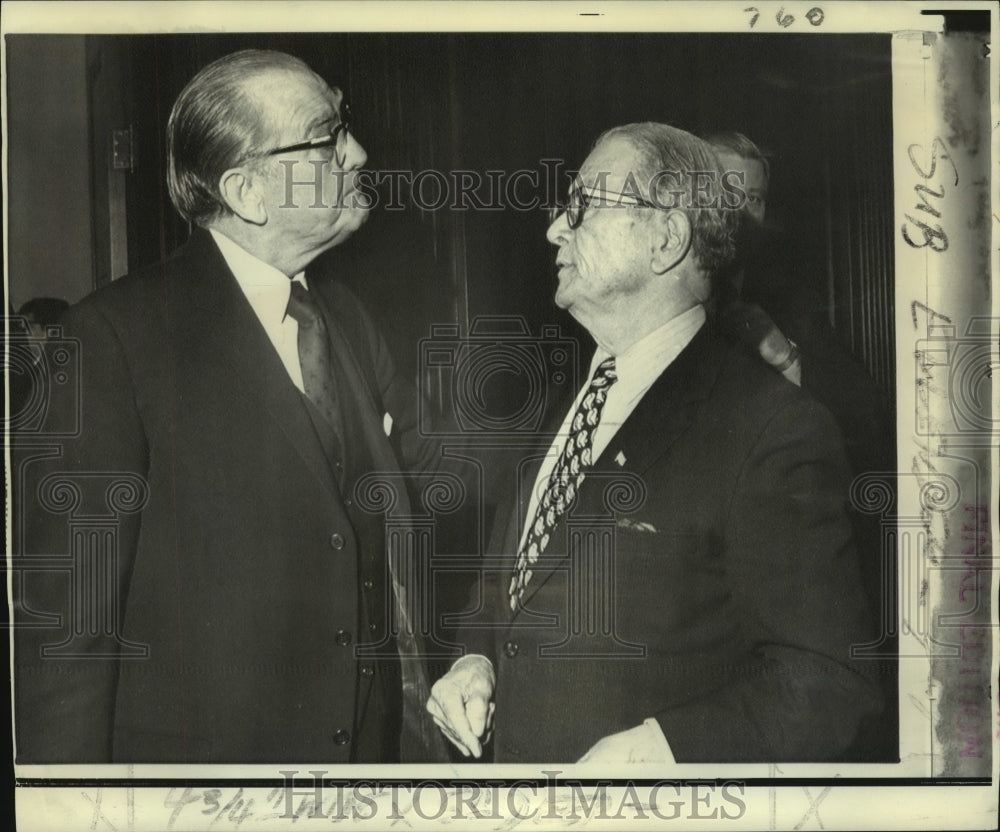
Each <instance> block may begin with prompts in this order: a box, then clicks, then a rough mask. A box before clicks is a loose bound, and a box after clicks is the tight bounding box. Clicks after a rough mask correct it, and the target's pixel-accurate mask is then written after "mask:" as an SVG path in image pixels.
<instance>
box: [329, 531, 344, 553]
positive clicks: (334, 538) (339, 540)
mask: <svg viewBox="0 0 1000 832" xmlns="http://www.w3.org/2000/svg"><path fill="white" fill-rule="evenodd" d="M330 545H331V546H332V547H333V548H334V549H336V550H337V551H340V550H341V549H343V548H344V536H343V535H342V534H339V533H334V534H331V535H330Z"/></svg>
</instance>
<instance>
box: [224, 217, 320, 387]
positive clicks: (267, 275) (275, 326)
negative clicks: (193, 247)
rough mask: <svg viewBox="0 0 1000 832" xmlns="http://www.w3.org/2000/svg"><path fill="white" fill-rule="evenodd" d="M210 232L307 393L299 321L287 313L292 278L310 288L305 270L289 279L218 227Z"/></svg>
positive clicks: (294, 378)
mask: <svg viewBox="0 0 1000 832" xmlns="http://www.w3.org/2000/svg"><path fill="white" fill-rule="evenodd" d="M209 232H210V233H211V235H212V238H213V239H214V240H215V244H216V245H217V246H218V247H219V251H221V252H222V256H223V258H224V259H225V261H226V265H228V266H229V270H230V271H231V272H232V273H233V276H234V277H235V278H236V282H237V283H238V284H239V286H240V289H241V290H242V291H243V294H244V295H246V299H247V300H248V301H249V302H250V306H251V307H252V309H253V311H254V314H255V315H256V316H257V318H258V320H260V323H261V326H263V327H264V332H266V333H267V337H268V338H269V339H270V341H271V343H272V344H273V345H274V349H275V350H276V351H277V353H278V358H280V359H281V363H282V364H283V365H284V366H285V369H286V370H287V371H288V376H289V378H291V380H292V383H293V384H294V385H295V386H296V387H298V388H299V390H301V391H302V392H303V393H305V391H306V390H305V384H303V382H302V365H301V364H300V363H299V324H298V322H297V321H296V320H295V318H293V317H292V316H291V315H287V314H286V312H287V310H288V298H289V296H290V295H291V293H292V282H291V280H297V281H298V282H299V283H301V284H302V285H303V286H305V287H306V288H307V289H308V288H309V286H308V284H307V283H306V278H305V272H299V273H298V274H297V275H295V276H294V277H293V278H292V279H291V280H289V279H288V276H287V275H286V274H284V273H283V272H280V271H278V270H277V269H276V268H274V266H271V265H269V264H268V263H265V262H264V261H263V260H260V259H258V258H256V257H254V256H253V255H252V254H251V253H250V252H248V251H247V250H246V249H245V248H243V247H242V246H240V245H238V244H237V243H234V242H233V241H232V240H230V239H229V237H227V236H226V235H225V234H221V233H219V232H218V231H216V230H214V229H209Z"/></svg>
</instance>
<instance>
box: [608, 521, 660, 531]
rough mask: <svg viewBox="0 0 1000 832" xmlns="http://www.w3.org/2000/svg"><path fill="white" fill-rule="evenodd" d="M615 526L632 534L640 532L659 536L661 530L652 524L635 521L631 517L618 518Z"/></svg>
mask: <svg viewBox="0 0 1000 832" xmlns="http://www.w3.org/2000/svg"><path fill="white" fill-rule="evenodd" d="M615 525H616V526H617V527H618V528H619V529H627V530H628V531H630V532H640V533H641V534H659V530H658V529H657V528H656V526H654V525H653V524H652V523H646V522H643V521H641V520H633V519H632V518H630V517H618V518H617V519H616V520H615Z"/></svg>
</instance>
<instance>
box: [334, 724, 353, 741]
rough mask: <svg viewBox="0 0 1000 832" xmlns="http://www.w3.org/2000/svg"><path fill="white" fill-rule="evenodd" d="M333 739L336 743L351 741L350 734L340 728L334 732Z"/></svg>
mask: <svg viewBox="0 0 1000 832" xmlns="http://www.w3.org/2000/svg"><path fill="white" fill-rule="evenodd" d="M333 741H334V743H336V744H337V745H347V743H349V742H350V741H351V735H350V734H349V733H348V732H347V731H345V730H344V729H343V728H341V729H340V730H339V731H337V733H336V734H334V735H333Z"/></svg>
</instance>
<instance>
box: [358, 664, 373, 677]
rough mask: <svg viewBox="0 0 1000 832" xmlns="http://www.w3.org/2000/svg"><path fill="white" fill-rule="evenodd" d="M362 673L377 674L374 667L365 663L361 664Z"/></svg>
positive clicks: (367, 674) (365, 674)
mask: <svg viewBox="0 0 1000 832" xmlns="http://www.w3.org/2000/svg"><path fill="white" fill-rule="evenodd" d="M361 675H362V676H374V675H375V668H374V667H372V666H371V665H370V664H363V665H361Z"/></svg>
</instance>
